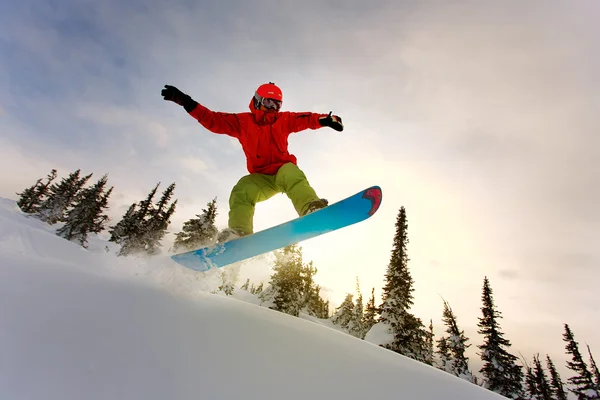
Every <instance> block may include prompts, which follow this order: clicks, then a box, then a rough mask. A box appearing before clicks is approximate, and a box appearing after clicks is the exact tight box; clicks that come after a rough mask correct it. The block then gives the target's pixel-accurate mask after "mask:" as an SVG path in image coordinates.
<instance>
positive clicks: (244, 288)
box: [240, 278, 254, 292]
mask: <svg viewBox="0 0 600 400" xmlns="http://www.w3.org/2000/svg"><path fill="white" fill-rule="evenodd" d="M252 286H254V285H252ZM249 287H250V278H247V279H246V282H245V283H244V284H243V285H242V286H241V287H240V290H245V291H246V292H249V291H250V290H249V289H248V288H249Z"/></svg>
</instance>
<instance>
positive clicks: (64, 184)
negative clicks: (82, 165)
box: [36, 169, 92, 225]
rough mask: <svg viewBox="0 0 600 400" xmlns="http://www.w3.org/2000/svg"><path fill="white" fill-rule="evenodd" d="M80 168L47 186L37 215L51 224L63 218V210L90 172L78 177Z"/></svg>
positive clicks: (86, 179) (71, 201)
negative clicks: (45, 196) (44, 197)
mask: <svg viewBox="0 0 600 400" xmlns="http://www.w3.org/2000/svg"><path fill="white" fill-rule="evenodd" d="M80 174H81V170H79V169H78V170H76V171H75V172H71V173H70V174H69V176H68V177H67V178H63V179H62V180H61V181H60V182H59V183H58V184H56V183H54V184H52V185H50V187H49V188H48V195H47V198H46V199H45V200H44V201H43V202H42V204H40V206H39V208H38V211H37V214H36V215H37V217H38V218H39V219H41V220H42V221H44V222H47V223H49V224H50V225H53V224H55V223H57V222H61V221H63V220H64V218H65V212H66V211H67V209H68V208H69V207H70V206H71V203H73V201H74V200H75V198H76V196H77V194H78V193H79V191H80V190H81V189H82V188H83V187H84V186H85V184H86V183H87V181H88V180H89V179H90V178H91V177H92V174H89V175H86V176H84V177H80Z"/></svg>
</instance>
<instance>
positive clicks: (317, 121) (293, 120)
mask: <svg viewBox="0 0 600 400" xmlns="http://www.w3.org/2000/svg"><path fill="white" fill-rule="evenodd" d="M289 118H290V132H300V131H303V130H305V129H319V128H321V127H324V126H328V127H330V128H333V129H335V130H336V131H338V132H341V131H342V130H344V125H343V124H342V119H341V118H340V117H338V116H337V115H331V113H329V115H328V114H315V113H310V112H306V113H293V112H291V113H289Z"/></svg>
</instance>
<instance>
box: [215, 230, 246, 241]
mask: <svg viewBox="0 0 600 400" xmlns="http://www.w3.org/2000/svg"><path fill="white" fill-rule="evenodd" d="M242 236H246V234H245V233H244V232H240V231H237V230H235V229H231V228H225V229H223V230H222V231H221V233H219V236H217V243H225V242H229V241H231V240H234V239H239V238H241V237H242Z"/></svg>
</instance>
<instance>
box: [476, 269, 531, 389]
mask: <svg viewBox="0 0 600 400" xmlns="http://www.w3.org/2000/svg"><path fill="white" fill-rule="evenodd" d="M482 300H483V307H482V308H481V311H482V313H483V317H482V318H479V323H478V324H477V325H478V326H479V328H480V329H479V330H478V333H479V334H482V335H484V337H485V338H484V343H483V344H482V345H479V346H477V347H479V349H481V350H482V353H481V354H480V355H481V360H482V361H483V367H482V368H481V369H480V372H481V373H482V375H483V376H484V379H485V382H484V387H485V388H487V389H489V390H491V391H493V392H496V393H499V394H501V395H502V396H505V397H508V398H511V399H517V398H519V397H520V396H521V393H522V390H523V387H522V383H521V382H522V380H523V371H522V370H521V366H519V365H517V364H516V360H517V357H515V356H514V355H512V354H510V353H509V352H508V351H506V350H505V347H510V346H511V344H510V342H509V341H508V340H507V339H505V338H504V334H503V333H502V332H501V331H500V325H499V323H498V319H500V318H502V317H501V313H500V312H499V311H497V310H496V309H495V306H494V302H493V298H492V289H491V287H490V284H489V280H488V278H487V277H485V279H484V284H483V295H482Z"/></svg>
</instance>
